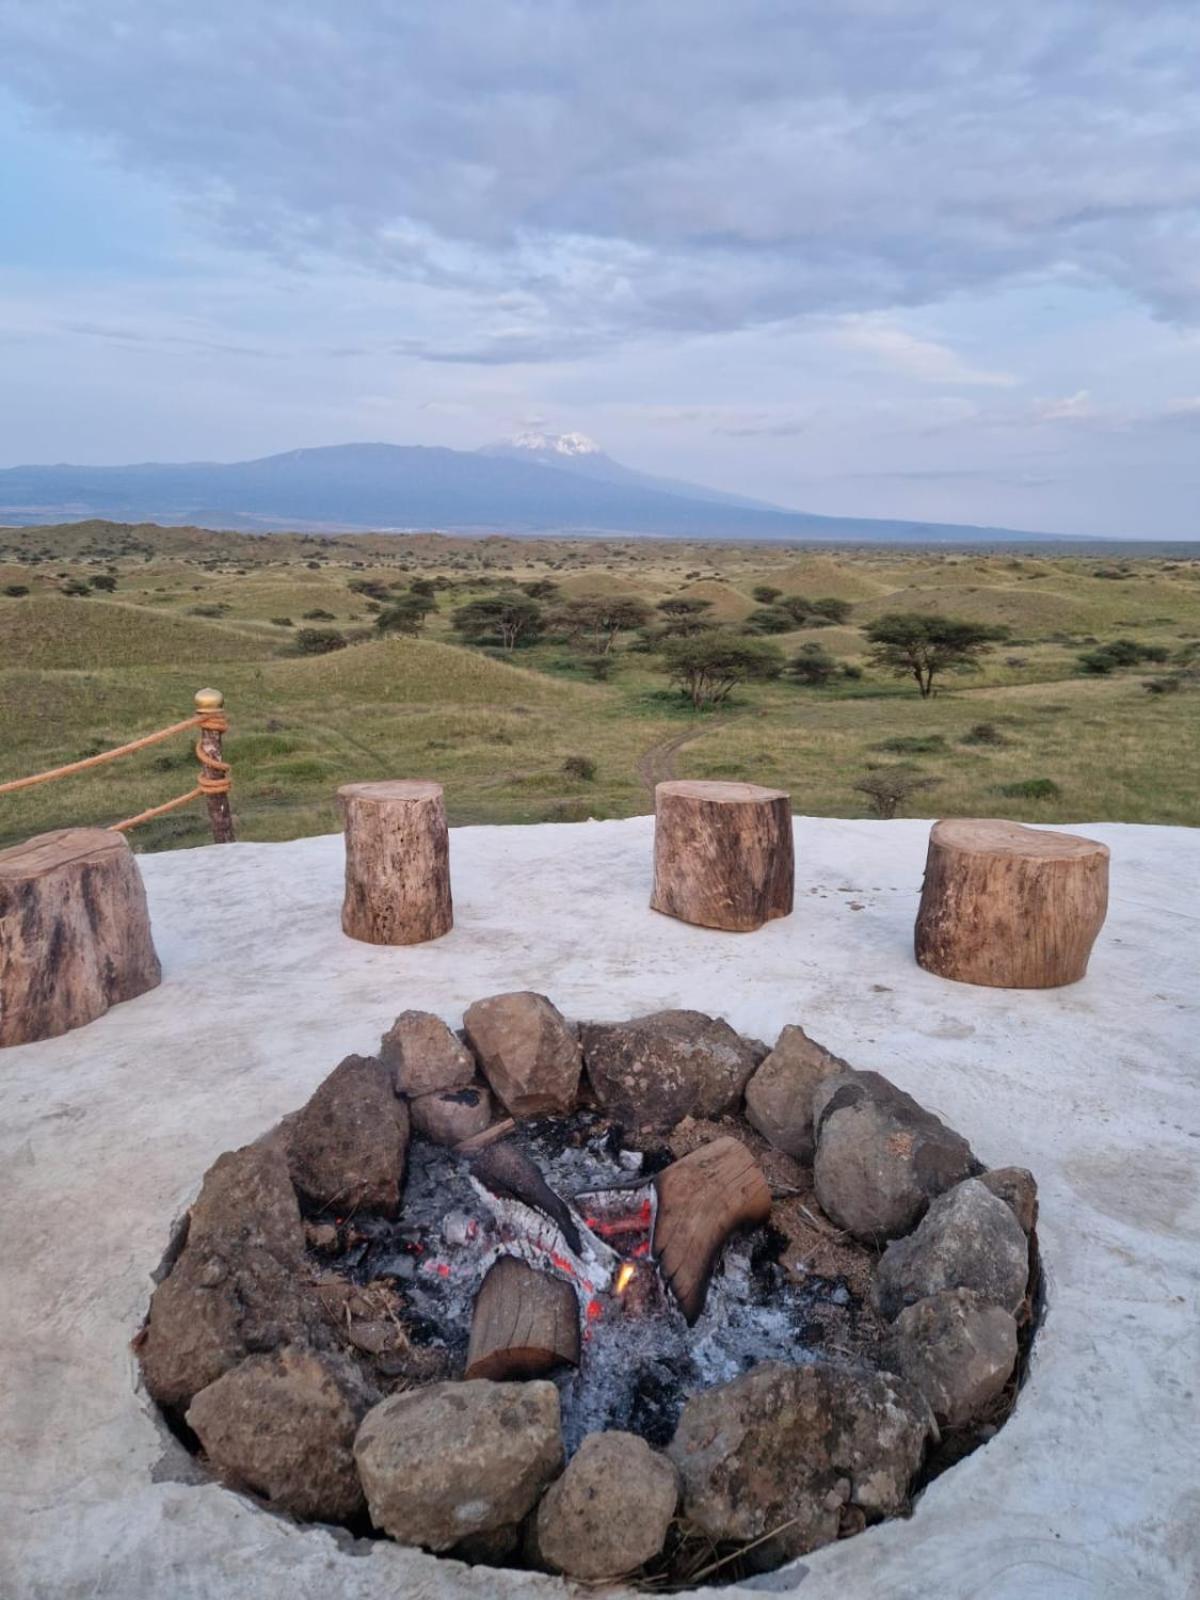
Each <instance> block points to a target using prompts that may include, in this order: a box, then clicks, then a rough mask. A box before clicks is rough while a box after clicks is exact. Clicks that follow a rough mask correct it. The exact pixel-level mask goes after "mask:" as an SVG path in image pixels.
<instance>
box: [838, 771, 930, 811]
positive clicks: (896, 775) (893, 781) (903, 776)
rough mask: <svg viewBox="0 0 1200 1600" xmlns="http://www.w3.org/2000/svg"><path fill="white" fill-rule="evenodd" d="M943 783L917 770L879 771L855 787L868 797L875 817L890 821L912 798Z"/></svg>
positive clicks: (861, 779) (862, 779) (869, 773)
mask: <svg viewBox="0 0 1200 1600" xmlns="http://www.w3.org/2000/svg"><path fill="white" fill-rule="evenodd" d="M939 781H940V780H939V779H937V778H930V777H927V776H926V775H925V774H924V773H922V772H918V771H917V770H916V769H915V768H914V767H903V766H898V767H876V769H875V771H874V772H868V773H866V774H865V776H863V777H861V778H859V780H858V782H857V783H855V784H853V785H852V787H853V788H855V789H857V791H858V792H859V794H865V795H866V797H867V805H868V806H869V808H870V810H871V812H872V814H873V815H874V816H876V817H880V818H881V819H882V820H883V821H885V822H888V821H890V820H891V819H892V818H893V817H894V816H895V815H896V813H897V811H898V810H899V809H900V807H901V806H902V805H903V803H904V802H905V800H907V799H908V797H909V796H910V795H913V794H916V793H918V791H920V790H921V789H932V788H934V787H935V786H936V785H937V784H938V782H939Z"/></svg>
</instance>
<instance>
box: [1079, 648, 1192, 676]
mask: <svg viewBox="0 0 1200 1600" xmlns="http://www.w3.org/2000/svg"><path fill="white" fill-rule="evenodd" d="M1169 655H1170V651H1169V650H1168V649H1167V647H1166V646H1165V645H1161V644H1140V643H1139V642H1138V640H1136V639H1114V640H1113V641H1112V642H1111V643H1110V644H1102V645H1101V646H1100V647H1099V648H1098V649H1096V650H1086V651H1084V652H1083V654H1082V655H1080V657H1079V665H1080V666H1081V667H1082V668H1083V670H1084V672H1087V673H1091V674H1092V675H1093V676H1094V677H1107V675H1108V674H1109V673H1110V672H1113V671H1114V670H1115V669H1116V668H1117V667H1136V666H1137V665H1138V664H1139V663H1140V662H1143V661H1166V660H1167V658H1168V656H1169Z"/></svg>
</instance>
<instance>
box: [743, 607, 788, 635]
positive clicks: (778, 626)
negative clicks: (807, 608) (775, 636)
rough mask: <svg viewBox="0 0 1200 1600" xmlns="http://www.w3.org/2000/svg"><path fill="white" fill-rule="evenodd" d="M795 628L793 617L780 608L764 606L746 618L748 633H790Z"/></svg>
mask: <svg viewBox="0 0 1200 1600" xmlns="http://www.w3.org/2000/svg"><path fill="white" fill-rule="evenodd" d="M795 626H796V619H795V617H793V616H792V614H791V612H790V611H784V610H783V608H782V607H781V606H764V607H763V608H762V609H760V610H758V611H752V612H751V613H750V615H749V616H748V617H747V618H746V631H747V632H748V633H791V631H792V630H793V628H794V627H795Z"/></svg>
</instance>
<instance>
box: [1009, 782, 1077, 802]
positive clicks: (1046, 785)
mask: <svg viewBox="0 0 1200 1600" xmlns="http://www.w3.org/2000/svg"><path fill="white" fill-rule="evenodd" d="M996 793H997V794H1002V795H1003V796H1004V797H1005V799H1007V800H1056V799H1057V798H1058V796H1059V795H1060V794H1061V793H1062V790H1061V789H1060V788H1059V786H1058V785H1057V784H1056V783H1055V781H1054V779H1053V778H1022V779H1021V780H1020V782H1019V783H1002V784H1000V785H999V787H998V788H997V790H996Z"/></svg>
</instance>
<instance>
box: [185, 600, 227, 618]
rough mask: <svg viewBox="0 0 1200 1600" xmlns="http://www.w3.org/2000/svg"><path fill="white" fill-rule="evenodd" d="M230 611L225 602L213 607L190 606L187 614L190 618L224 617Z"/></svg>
mask: <svg viewBox="0 0 1200 1600" xmlns="http://www.w3.org/2000/svg"><path fill="white" fill-rule="evenodd" d="M228 610H229V607H228V606H227V605H226V604H225V603H224V601H220V602H217V603H216V604H213V605H203V606H189V607H188V608H187V614H188V616H189V617H223V616H224V615H225V613H226V612H227V611H228Z"/></svg>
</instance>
